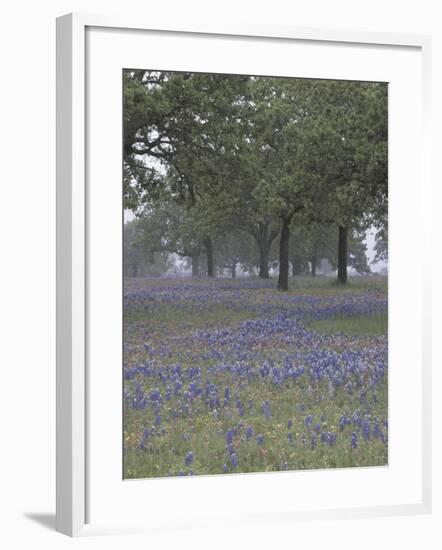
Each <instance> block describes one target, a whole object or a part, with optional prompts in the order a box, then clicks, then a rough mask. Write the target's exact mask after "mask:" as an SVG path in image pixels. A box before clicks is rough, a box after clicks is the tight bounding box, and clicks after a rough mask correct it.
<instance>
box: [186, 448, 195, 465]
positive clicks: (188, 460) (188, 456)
mask: <svg viewBox="0 0 442 550" xmlns="http://www.w3.org/2000/svg"><path fill="white" fill-rule="evenodd" d="M192 462H193V453H192V451H190V452H188V453H187V454H186V458H185V459H184V464H185V465H186V466H190V465H191V464H192Z"/></svg>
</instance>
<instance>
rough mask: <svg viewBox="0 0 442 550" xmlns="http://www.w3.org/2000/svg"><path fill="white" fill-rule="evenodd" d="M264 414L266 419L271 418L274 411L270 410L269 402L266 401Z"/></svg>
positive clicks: (263, 405)
mask: <svg viewBox="0 0 442 550" xmlns="http://www.w3.org/2000/svg"><path fill="white" fill-rule="evenodd" d="M262 412H263V413H264V415H265V416H266V418H271V416H272V411H271V409H270V403H269V402H268V401H264V403H263V404H262Z"/></svg>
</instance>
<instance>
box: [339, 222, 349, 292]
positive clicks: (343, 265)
mask: <svg viewBox="0 0 442 550" xmlns="http://www.w3.org/2000/svg"><path fill="white" fill-rule="evenodd" d="M347 238H348V229H347V228H346V227H342V226H341V225H340V226H339V238H338V283H339V284H341V285H345V284H346V283H347Z"/></svg>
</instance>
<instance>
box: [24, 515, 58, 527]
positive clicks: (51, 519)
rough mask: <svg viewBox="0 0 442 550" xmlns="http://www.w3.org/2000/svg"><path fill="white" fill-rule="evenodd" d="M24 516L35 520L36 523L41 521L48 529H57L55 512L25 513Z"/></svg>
mask: <svg viewBox="0 0 442 550" xmlns="http://www.w3.org/2000/svg"><path fill="white" fill-rule="evenodd" d="M24 516H25V517H26V518H28V519H30V520H31V521H35V523H39V524H40V525H42V526H43V527H45V528H46V529H50V530H51V531H55V514H33V513H27V514H24Z"/></svg>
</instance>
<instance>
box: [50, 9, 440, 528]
mask: <svg viewBox="0 0 442 550" xmlns="http://www.w3.org/2000/svg"><path fill="white" fill-rule="evenodd" d="M91 29H96V30H97V31H98V32H101V31H104V30H105V29H113V30H114V31H115V32H117V31H118V32H120V35H121V36H120V38H121V40H122V41H127V42H128V41H129V40H130V37H131V36H132V37H133V36H135V35H137V36H138V37H140V36H141V35H140V32H141V33H143V32H146V33H148V32H154V33H158V35H161V39H162V40H165V41H168V40H169V39H172V37H173V40H175V41H177V42H175V43H174V44H175V47H176V44H178V43H179V41H180V40H181V41H182V42H183V44H184V41H185V40H186V38H188V37H196V38H197V37H217V40H218V41H223V40H226V41H227V40H229V41H230V42H235V41H241V44H242V45H243V44H244V43H245V42H247V40H249V41H251V40H256V45H257V46H258V45H259V44H261V45H264V46H265V44H266V41H268V43H269V44H270V41H279V42H278V44H279V45H278V47H289V46H288V45H289V44H291V43H292V42H294V41H296V42H297V43H301V42H302V44H303V45H304V46H305V47H306V48H308V47H310V46H311V47H316V46H318V45H320V44H326V45H331V46H333V45H339V47H342V48H343V49H345V48H350V47H352V48H357V49H358V52H359V53H362V52H364V51H365V50H367V52H368V53H367V55H379V51H380V49H382V48H385V49H386V50H388V51H390V50H391V51H399V50H401V51H403V52H404V63H406V62H407V60H406V59H405V57H406V56H407V55H408V52H413V53H412V55H413V56H414V58H416V63H418V65H416V71H415V72H414V73H412V76H411V78H412V79H414V80H413V82H412V84H413V86H415V89H416V90H419V91H418V92H416V94H418V96H419V97H418V98H417V100H418V101H419V109H418V111H419V113H418V114H417V115H416V117H417V118H416V120H415V123H416V124H417V125H422V132H421V134H420V135H419V136H418V137H417V138H416V139H417V142H416V143H418V145H419V147H418V151H416V152H415V154H416V155H417V156H418V158H417V159H416V162H417V163H418V164H419V166H420V168H421V170H420V174H419V185H418V189H419V193H420V194H421V199H422V202H423V204H422V208H421V210H420V212H419V214H418V216H419V219H418V222H419V223H421V225H422V227H423V228H424V231H425V235H427V236H428V235H429V226H428V223H429V222H428V220H429V212H430V210H431V208H430V201H431V183H430V160H429V155H430V152H429V149H430V148H429V140H430V136H429V120H430V98H429V89H430V55H431V41H430V38H428V37H426V36H412V35H397V34H385V33H367V32H356V31H355V32H353V31H329V30H318V29H297V28H291V27H273V26H269V27H259V26H253V25H250V26H249V27H236V26H234V25H232V26H231V27H229V28H226V27H223V28H218V27H217V25H216V24H207V26H205V27H204V28H201V27H197V26H195V27H188V26H184V25H183V26H182V27H179V28H178V27H170V26H167V25H166V26H165V25H162V24H161V23H155V22H153V21H147V22H146V23H140V21H139V20H131V19H130V18H128V19H125V18H123V17H116V16H105V15H92V14H69V15H66V16H63V17H60V18H59V19H58V20H57V530H58V531H60V532H62V533H65V534H68V535H71V536H77V535H87V534H92V533H96V532H115V531H118V530H127V529H129V530H130V529H146V530H149V529H150V528H152V527H155V526H157V525H158V524H159V523H160V524H161V515H159V516H158V518H157V519H155V520H153V521H147V522H146V521H144V522H143V521H142V520H139V519H137V520H136V521H134V522H128V521H123V518H122V521H121V523H120V522H119V521H118V514H117V520H116V518H115V517H110V515H109V517H108V515H106V514H107V513H106V511H104V512H103V515H102V516H100V520H99V521H95V520H94V519H93V514H92V519H91V510H90V507H91V504H90V503H91V497H90V492H91V489H90V487H91V486H93V485H94V480H95V474H96V469H94V467H93V466H91V465H90V464H92V463H93V462H94V456H91V453H95V451H92V450H91V449H92V448H93V445H95V450H96V448H97V445H100V443H95V441H96V439H95V438H94V444H93V445H91V438H90V433H89V432H90V430H92V431H93V430H94V429H95V428H94V427H93V426H94V425H96V424H94V421H93V420H92V421H91V418H90V408H91V407H93V406H94V405H93V402H94V395H92V394H91V387H95V388H96V385H95V386H94V384H93V380H92V384H90V382H91V373H90V359H91V357H93V356H94V354H93V352H92V354H91V352H90V349H89V348H90V346H91V341H90V337H89V336H88V331H89V327H88V323H89V321H88V319H89V317H88V315H90V312H91V310H93V308H94V307H95V306H94V299H93V298H94V296H93V295H92V296H91V288H92V289H93V288H95V287H94V286H93V284H92V285H89V282H90V281H93V277H94V275H93V274H92V275H91V274H90V270H91V269H95V268H91V265H94V264H93V263H92V262H91V256H90V253H89V247H90V246H92V248H93V246H94V245H93V242H92V244H91V243H90V235H89V234H88V229H87V223H88V221H87V220H89V221H90V220H94V219H95V218H96V216H97V215H98V214H97V212H96V211H95V210H94V208H95V209H96V205H97V202H96V201H95V203H94V199H93V196H92V199H91V195H90V193H91V190H90V188H89V187H88V185H89V184H88V181H89V180H88V178H90V174H91V170H92V173H93V169H91V167H90V165H89V164H90V163H89V162H88V155H87V143H86V141H87V139H86V138H87V135H89V134H87V132H88V131H89V130H88V125H89V124H90V120H91V119H92V118H93V117H92V116H91V112H90V110H89V108H88V105H87V97H88V96H87V93H89V92H90V90H89V92H88V91H87V90H88V86H90V82H88V81H87V80H88V72H87V59H88V51H87V50H88V47H90V44H91V42H90V41H88V37H87V33H88V32H89V31H90V30H91ZM139 39H142V38H139ZM284 44H285V46H284ZM377 50H379V51H378V54H376V51H377ZM417 58H419V59H418V60H417ZM367 59H368V58H367ZM92 62H93V61H92ZM324 62H326V61H324ZM143 68H152V67H143ZM158 68H163V67H158ZM164 68H167V69H171V68H173V67H170V66H168V67H164ZM206 70H207V69H206ZM216 70H218V69H216ZM281 70H282V69H281ZM94 74H95V73H94ZM361 74H362V73H361ZM94 78H95V82H96V79H97V76H96V75H95V76H94ZM90 80H92V79H90ZM92 93H93V90H92ZM416 97H417V96H416ZM89 107H90V106H89ZM94 116H95V115H94ZM91 124H92V126H93V123H91ZM416 143H414V144H416ZM390 145H391V144H390ZM393 147H394V143H393ZM116 177H117V178H118V177H120V173H118V174H117V175H116ZM396 197H397V195H396ZM94 204H95V207H94ZM93 223H94V222H93V221H92V222H91V223H90V224H89V227H92V226H93ZM93 231H94V230H93V228H92V232H93ZM92 241H93V239H92ZM423 241H427V242H428V239H425V238H424V239H423ZM116 248H118V250H117V253H119V247H118V246H117V245H116ZM399 254H400V252H399V253H398V256H399ZM97 261H100V259H94V262H95V265H97V263H96V262H97ZM429 262H430V251H429V249H425V250H424V253H423V263H422V265H421V267H422V273H420V274H421V275H422V277H420V278H419V285H420V286H419V294H418V296H417V298H416V304H415V305H416V308H418V309H419V308H421V315H420V318H419V319H418V320H417V321H416V322H419V333H418V334H416V335H415V336H414V338H415V339H416V342H415V343H416V353H418V354H419V361H418V362H416V364H415V365H414V368H416V369H417V376H418V379H419V384H418V385H417V386H416V389H415V390H413V391H415V392H417V393H416V397H417V398H418V403H419V407H418V408H419V411H418V413H419V414H418V420H417V422H418V423H419V426H420V430H421V431H420V435H419V438H418V439H419V441H420V444H419V445H418V454H419V457H418V459H417V462H416V464H417V463H418V465H419V466H418V470H419V471H417V469H416V472H415V473H416V476H417V477H416V480H417V481H416V483H417V484H418V485H416V487H417V489H416V493H419V497H418V498H417V497H416V498H411V497H401V496H400V495H399V496H398V499H396V500H395V499H391V498H390V500H388V499H387V498H386V500H384V501H383V502H382V503H381V504H376V503H375V504H371V505H363V504H360V503H359V504H356V505H355V506H354V507H353V506H349V505H348V504H347V505H345V504H344V505H341V504H337V505H336V506H325V507H323V506H322V504H316V505H315V504H312V505H309V506H307V507H306V508H305V509H303V508H302V507H299V506H298V508H297V509H296V510H292V509H290V508H289V507H288V508H287V509H285V508H284V505H283V504H282V505H281V506H280V507H279V508H278V509H275V510H272V513H270V512H269V510H270V508H269V509H268V510H267V509H266V510H263V512H262V513H257V512H256V511H255V512H253V511H252V512H251V514H250V518H249V520H250V521H252V522H253V521H275V518H277V520H278V521H281V520H283V521H293V520H296V519H303V518H306V517H308V518H317V519H319V518H324V517H327V518H328V517H334V518H340V517H349V516H350V517H354V518H356V517H369V516H382V515H397V514H419V513H428V512H429V511H430V510H431V365H430V328H431V327H430V284H429V280H428V275H427V274H428V273H429V269H428V265H429ZM117 282H118V281H117ZM116 298H117V299H119V298H120V297H119V296H117V297H116ZM395 303H396V304H397V303H399V302H398V301H396V302H394V303H393V305H394V304H395ZM92 314H93V311H92ZM110 315H111V313H110ZM89 324H90V323H89ZM417 340H419V342H418V341H417ZM92 344H93V342H92ZM409 361H412V359H410V360H409ZM115 388H116V390H117V389H118V388H117V386H115ZM91 403H92V404H91ZM88 407H89V412H88ZM115 408H116V410H117V411H119V410H120V403H118V402H117V403H115ZM98 439H99V438H98ZM393 444H394V443H393ZM416 468H417V466H416ZM103 472H104V473H103V475H105V472H106V468H104V467H103ZM323 474H324V472H322V475H323ZM283 475H290V473H289V474H283ZM319 475H321V474H320V473H319ZM343 475H344V476H345V472H340V474H339V476H340V479H341V478H342V476H343ZM401 475H402V478H403V477H404V476H403V474H401ZM263 476H264V478H266V480H267V481H265V482H264V483H265V486H267V487H268V486H269V483H270V482H269V481H268V480H270V479H272V481H271V483H272V484H274V483H276V485H278V482H277V480H276V478H270V477H268V476H269V474H256V475H255V476H251V477H250V476H239V477H247V481H246V482H244V483H246V484H243V485H242V488H241V490H247V491H253V485H254V484H256V483H258V482H260V480H261V479H262V478H263ZM266 476H267V477H266ZM215 477H216V476H215ZM234 477H238V476H230V479H229V480H227V482H226V481H224V482H223V483H224V484H227V485H230V486H231V488H233V490H235V489H234V484H235V483H236V481H235V480H234V479H233V478H234ZM278 479H283V478H278ZM398 479H399V478H398ZM299 480H300V478H299V477H298V482H299ZM120 481H121V483H123V481H122V479H121V480H120ZM151 481H152V480H151ZM183 481H184V483H186V484H188V483H189V482H193V483H195V485H194V488H195V489H197V491H199V490H200V489H199V488H202V487H203V485H209V484H215V485H213V487H218V489H219V484H218V485H216V483H217V482H216V481H215V482H214V481H213V478H210V479H209V478H204V477H203V478H200V479H198V480H161V481H159V480H154V483H156V484H157V485H156V487H158V486H159V485H158V484H159V483H163V484H164V483H166V484H168V485H167V490H168V491H169V494H173V491H174V485H173V484H177V483H179V484H181V485H179V486H178V485H175V487H179V491H181V492H182V487H183V486H184V485H183V484H182V483H183ZM405 481H406V480H405V479H403V482H405ZM124 483H126V485H127V483H131V484H132V487H135V484H137V483H139V482H138V481H134V482H124ZM241 483H243V482H241ZM283 483H284V481H283ZM350 483H354V481H352V482H350ZM196 484H198V486H197V485H196ZM280 485H281V484H280ZM112 487H114V485H113V484H112V483H111V482H110V483H109V485H108V489H107V490H108V491H109V494H106V499H110V498H114V499H115V500H116V501H118V500H119V496H118V495H117V494H116V493H115V494H113V492H112V491H113V489H112ZM151 487H153V486H151ZM103 489H104V488H103V484H101V485H100V486H98V485H97V487H95V486H94V491H95V492H97V491H102V492H103ZM192 489H193V488H192ZM218 489H217V490H218ZM186 490H189V486H188V485H186ZM201 490H204V489H203V488H202V489H201ZM265 490H267V489H265ZM137 498H138V497H137ZM92 500H93V501H94V499H92ZM95 500H97V499H95ZM177 501H178V502H179V501H180V498H179V497H177ZM374 502H375V501H374ZM171 517H175V518H177V516H176V515H175V516H171ZM235 517H236V518H237V519H238V514H236V516H235V513H233V515H232V516H231V517H229V518H224V517H223V518H219V516H218V514H217V512H216V511H215V512H214V516H213V518H212V520H213V521H214V523H215V525H217V520H219V519H222V521H233V522H234V521H235ZM107 518H108V519H107ZM199 519H200V518H199V516H198V511H195V512H194V513H193V515H192V514H191V515H190V516H189V517H183V518H182V519H177V520H176V521H177V524H181V525H187V524H192V521H193V524H195V525H198V523H199ZM206 520H207V518H206V519H205V521H206ZM166 521H170V518H165V522H166ZM207 521H208V520H207ZM155 522H156V523H155ZM158 522H159V523H158Z"/></svg>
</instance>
